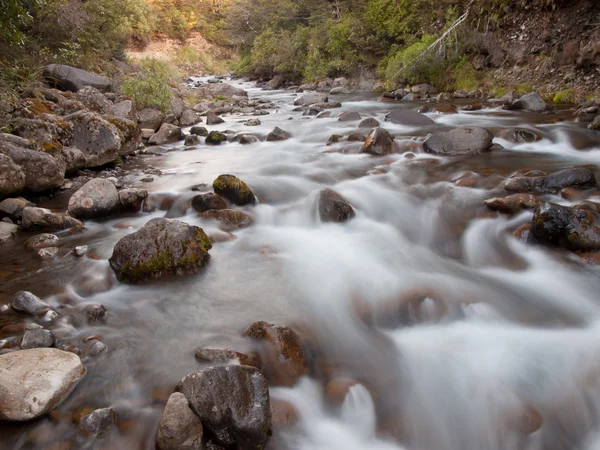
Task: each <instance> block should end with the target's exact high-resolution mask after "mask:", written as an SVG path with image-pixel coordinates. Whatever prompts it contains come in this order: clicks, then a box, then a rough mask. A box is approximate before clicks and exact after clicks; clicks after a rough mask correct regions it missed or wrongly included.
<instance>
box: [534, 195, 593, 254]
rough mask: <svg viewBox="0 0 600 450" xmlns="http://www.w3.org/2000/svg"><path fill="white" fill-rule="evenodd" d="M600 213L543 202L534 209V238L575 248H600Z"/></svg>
mask: <svg viewBox="0 0 600 450" xmlns="http://www.w3.org/2000/svg"><path fill="white" fill-rule="evenodd" d="M599 218H600V217H599V216H598V214H597V213H594V212H592V211H586V210H583V209H577V208H572V207H567V206H560V205H556V204H554V203H544V204H543V205H540V206H538V207H537V208H536V209H535V212H534V214H533V220H532V222H531V237H532V238H533V239H534V240H535V241H537V242H539V243H542V244H548V245H553V246H558V247H562V248H566V249H569V250H575V251H590V250H597V249H599V248H600V227H599V226H598V223H599Z"/></svg>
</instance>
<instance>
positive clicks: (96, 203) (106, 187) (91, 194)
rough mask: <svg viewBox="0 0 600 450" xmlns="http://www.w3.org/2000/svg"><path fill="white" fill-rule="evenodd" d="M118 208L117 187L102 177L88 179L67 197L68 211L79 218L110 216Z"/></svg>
mask: <svg viewBox="0 0 600 450" xmlns="http://www.w3.org/2000/svg"><path fill="white" fill-rule="evenodd" d="M120 209H121V203H120V201H119V192H118V191H117V188H116V187H115V185H114V184H113V183H111V182H110V181H109V180H106V179H104V178H94V179H93V180H90V181H88V182H87V183H86V184H84V185H83V186H82V187H81V188H79V189H78V190H77V191H76V192H75V193H74V194H73V195H72V196H71V198H70V199H69V213H71V214H72V215H74V216H75V217H78V218H80V219H94V218H97V217H105V216H110V215H111V214H115V213H117V212H119V210H120Z"/></svg>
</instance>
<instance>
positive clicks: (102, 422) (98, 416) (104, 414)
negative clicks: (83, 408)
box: [79, 408, 117, 434]
mask: <svg viewBox="0 0 600 450" xmlns="http://www.w3.org/2000/svg"><path fill="white" fill-rule="evenodd" d="M116 422H117V413H116V411H115V410H114V409H112V408H102V409H97V410H95V411H92V412H91V413H90V414H87V415H85V416H83V417H82V418H81V419H79V428H81V429H82V430H84V431H87V432H88V433H92V434H102V433H104V432H105V431H107V430H109V429H110V428H111V427H112V426H114V425H115V423H116Z"/></svg>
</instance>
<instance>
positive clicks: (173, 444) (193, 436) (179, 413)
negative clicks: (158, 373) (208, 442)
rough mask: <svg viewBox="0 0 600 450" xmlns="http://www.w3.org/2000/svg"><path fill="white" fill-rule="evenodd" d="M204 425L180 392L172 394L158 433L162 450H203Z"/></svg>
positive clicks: (158, 442)
mask: <svg viewBox="0 0 600 450" xmlns="http://www.w3.org/2000/svg"><path fill="white" fill-rule="evenodd" d="M202 435H203V430H202V423H201V422H200V419H199V418H198V416H196V414H194V412H193V411H192V410H191V409H190V405H189V402H188V401H187V399H186V398H185V395H183V394H182V393H180V392H175V393H173V394H171V396H170V397H169V400H168V401H167V404H166V405H165V409H164V410H163V413H162V416H161V418H160V424H159V425H158V432H157V433H156V446H157V447H158V448H159V449H160V450H181V449H186V450H202V449H203V448H204V447H203V445H202Z"/></svg>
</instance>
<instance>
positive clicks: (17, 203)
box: [0, 197, 35, 221]
mask: <svg viewBox="0 0 600 450" xmlns="http://www.w3.org/2000/svg"><path fill="white" fill-rule="evenodd" d="M28 206H35V205H34V204H33V203H31V202H30V201H28V200H25V199H24V198H22V197H18V198H6V199H4V200H2V201H1V202H0V218H3V217H8V218H9V219H11V220H15V221H16V220H21V217H23V209H25V208H27V207H28Z"/></svg>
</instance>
